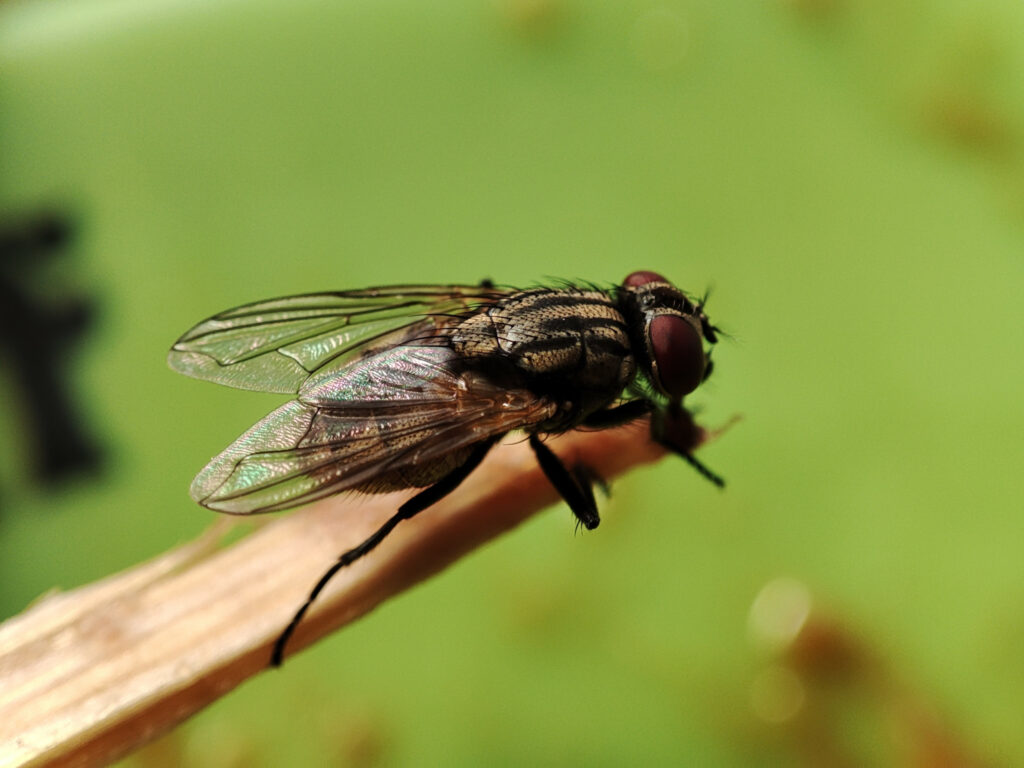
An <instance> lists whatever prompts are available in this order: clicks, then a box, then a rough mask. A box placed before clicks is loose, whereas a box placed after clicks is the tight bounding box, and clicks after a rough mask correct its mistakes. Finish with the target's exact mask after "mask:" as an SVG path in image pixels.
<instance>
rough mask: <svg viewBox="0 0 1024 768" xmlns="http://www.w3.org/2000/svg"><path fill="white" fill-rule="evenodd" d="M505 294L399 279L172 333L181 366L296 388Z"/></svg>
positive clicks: (241, 311)
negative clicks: (382, 285) (400, 281)
mask: <svg viewBox="0 0 1024 768" xmlns="http://www.w3.org/2000/svg"><path fill="white" fill-rule="evenodd" d="M505 293H507V291H504V290H502V289H496V288H493V287H483V286H468V285H447V286H437V285H433V286H430V285H420V286H417V285H401V286H393V287H389V288H368V289H366V290H362V291H342V292H338V293H317V294H307V295H304V296H289V297H286V298H281V299H271V300H269V301H260V302H257V303H255V304H247V305H246V306H243V307H237V308H236V309H229V310H228V311H226V312H221V313H220V314H219V315H214V316H213V317H211V318H209V319H207V320H204V321H203V322H201V323H199V324H198V325H197V326H195V327H194V328H192V330H190V331H189V332H188V333H186V334H185V335H184V336H182V337H181V338H180V339H178V340H177V341H176V342H175V343H174V346H173V347H171V351H170V353H169V354H168V356H167V363H168V365H170V366H171V368H173V369H174V370H176V371H178V372H179V373H184V374H185V375H187V376H192V377H194V378H197V379H205V380H207V381H213V382H216V383H218V384H226V385H227V386H230V387H238V388H239V389H252V390H258V391H264V392H282V393H292V394H294V393H296V392H298V390H299V387H301V386H302V383H303V382H304V381H305V380H306V379H307V378H308V377H309V376H310V375H311V374H312V373H314V372H317V371H319V370H322V369H323V368H324V367H326V366H329V367H330V368H331V369H338V368H342V367H344V366H345V365H347V364H348V363H349V362H350V361H351V360H353V359H355V358H357V357H358V356H359V355H361V354H364V353H366V352H367V351H371V350H374V349H382V348H384V347H386V346H389V345H393V344H396V343H398V342H399V340H402V339H407V338H408V339H412V338H418V337H429V336H431V335H434V334H436V333H437V332H438V331H439V330H441V329H442V328H443V327H445V326H447V325H450V324H451V323H452V322H454V320H453V316H458V315H462V314H465V313H466V312H468V311H471V310H472V309H473V308H474V307H477V306H479V305H481V304H486V303H489V302H491V301H494V300H496V299H498V298H500V297H501V296H502V295H504V294H505Z"/></svg>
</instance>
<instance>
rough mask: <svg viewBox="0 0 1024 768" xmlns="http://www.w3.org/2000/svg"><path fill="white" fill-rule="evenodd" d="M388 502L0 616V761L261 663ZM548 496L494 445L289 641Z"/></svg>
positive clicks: (567, 441)
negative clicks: (332, 565)
mask: <svg viewBox="0 0 1024 768" xmlns="http://www.w3.org/2000/svg"><path fill="white" fill-rule="evenodd" d="M695 435H696V437H695V440H699V439H700V438H701V437H702V435H703V433H700V432H699V431H698V432H695ZM551 445H552V446H553V448H554V449H555V450H556V452H557V453H559V454H560V455H561V457H562V458H563V460H565V461H566V462H567V463H568V464H570V465H571V464H573V463H575V462H576V461H582V462H584V463H586V464H587V465H588V466H591V467H593V468H594V469H596V470H597V471H598V472H599V473H600V474H601V475H603V476H604V477H608V478H610V477H613V476H614V475H617V474H619V473H620V472H622V471H624V470H625V469H628V468H629V467H631V466H634V465H637V464H641V463H644V462H649V461H653V460H655V459H657V458H658V457H660V456H661V455H662V454H663V453H664V449H662V448H660V447H658V446H656V445H654V444H653V443H652V442H651V441H650V439H649V432H648V428H647V426H646V424H645V423H640V424H637V425H631V426H628V427H623V428H620V429H614V430H606V431H602V432H589V433H572V434H569V435H565V436H563V437H561V438H558V439H556V440H552V441H551ZM400 500H401V499H400V498H398V497H396V495H395V494H389V495H386V496H370V497H363V498H355V499H353V498H352V497H346V496H342V497H334V498H331V499H327V500H324V501H322V502H320V503H317V504H314V505H312V506H310V507H308V508H306V509H304V510H301V511H299V512H296V513H293V514H290V515H285V516H281V517H280V518H278V519H276V520H274V521H273V522H272V523H270V524H269V525H266V526H263V527H261V528H259V529H258V530H256V531H255V532H253V533H252V534H250V535H248V536H246V537H245V538H243V539H242V540H241V541H238V542H236V543H234V544H233V545H231V546H228V547H226V548H223V549H221V548H219V547H218V540H219V538H220V534H221V533H222V532H223V527H220V528H218V529H217V530H214V531H211V532H208V533H207V534H206V535H204V536H203V537H201V538H200V539H199V540H197V541H196V542H193V543H191V544H188V545H186V546H183V547H180V548H178V549H176V550H172V551H171V552H168V553H166V554H164V555H163V556H161V557H158V558H157V559H155V560H153V561H150V562H148V563H144V564H142V565H140V566H137V567H135V568H133V569H130V570H128V571H125V572H123V573H120V574H116V575H114V576H111V577H109V578H107V579H104V580H102V581H100V582H97V583H95V584H91V585H88V586H85V587H81V588H79V589H76V590H73V591H71V592H67V593H62V594H54V595H51V596H49V597H46V598H45V599H43V600H41V601H39V602H38V603H37V604H35V605H34V606H32V607H31V608H29V609H28V610H27V611H25V612H24V613H23V614H21V615H19V616H17V617H15V618H13V619H11V620H9V621H7V622H5V623H4V624H3V625H0V765H2V766H8V765H52V764H56V763H58V762H59V763H60V765H71V766H92V765H103V764H106V763H109V762H110V761H112V760H115V759H117V758H118V757H121V756H123V755H125V754H127V753H128V752H130V751H132V750H134V749H136V748H137V747H139V746H141V745H142V744H144V743H146V742H148V741H150V740H152V739H153V738H155V737H157V736H159V735H160V734H162V733H164V732H166V731H168V730H169V729H170V728H172V727H173V726H174V725H176V724H177V723H179V722H181V721H182V720H184V719H186V718H187V717H189V716H190V715H192V714H193V713H195V712H197V711H198V710H200V709H202V708H203V707H205V706H206V705H207V704H209V703H211V702H212V701H214V700H216V699H217V698H218V697H220V696H222V695H224V694H225V693H227V692H228V691H230V690H231V689H232V688H234V687H235V686H237V685H238V684H239V683H241V682H242V681H244V680H245V679H246V678H248V677H250V676H252V675H255V674H257V673H259V672H262V671H263V670H265V669H267V664H268V661H269V659H270V652H271V645H272V644H273V641H274V639H275V638H276V637H277V635H278V633H279V632H280V631H281V629H282V628H283V627H284V626H285V625H286V624H287V623H288V621H289V619H290V618H291V617H292V614H293V612H294V611H295V609H296V607H297V606H298V605H299V604H301V602H302V601H303V599H304V598H305V597H306V595H307V594H308V592H309V589H310V587H311V586H312V584H313V583H314V582H315V581H316V580H317V578H318V577H319V576H320V574H321V573H322V572H323V571H324V570H325V569H326V567H327V566H328V565H329V564H330V563H331V562H333V560H334V559H335V558H336V557H337V556H338V554H339V553H341V552H343V551H344V550H346V549H348V548H350V547H351V546H354V545H355V544H357V543H359V542H360V541H362V540H363V539H364V538H365V537H366V536H367V535H369V534H370V533H371V532H372V531H373V530H375V529H376V528H377V527H378V526H379V525H380V524H381V523H382V522H383V521H384V520H385V519H386V518H387V517H388V516H390V515H391V514H393V512H394V510H395V509H396V507H397V505H398V503H400ZM556 500H557V497H556V493H555V491H554V489H553V488H552V487H551V485H550V484H549V483H548V482H547V480H546V479H545V478H544V477H543V475H542V473H541V471H540V469H539V468H538V466H537V462H536V459H535V458H534V457H533V455H532V452H531V451H530V449H529V446H528V445H526V444H525V443H523V442H519V443H518V444H506V445H502V446H499V447H498V448H497V449H495V450H494V451H492V453H491V455H490V456H488V458H487V459H486V460H485V462H484V463H483V464H482V465H481V466H480V467H479V468H478V470H477V471H476V472H474V473H473V474H472V475H470V477H469V479H468V480H466V482H465V483H464V484H463V485H462V486H461V487H460V488H459V489H458V490H457V491H456V492H455V493H453V494H452V495H450V496H449V497H447V498H445V499H443V500H442V501H441V502H440V503H438V504H437V505H436V506H434V507H431V508H430V509H429V510H427V511H426V512H424V513H423V514H421V515H420V516H418V517H416V518H414V519H413V520H410V521H406V522H404V523H402V524H401V525H399V526H398V527H397V528H396V529H395V531H394V533H393V534H392V535H391V536H389V537H388V539H387V540H386V541H385V542H384V543H383V544H381V546H380V547H379V548H378V549H377V550H375V551H374V552H373V553H372V555H371V556H368V557H366V558H364V559H362V560H360V561H359V562H357V563H356V564H354V565H353V566H351V567H349V568H346V569H343V570H342V571H341V572H340V573H339V574H338V575H337V576H336V577H335V579H334V580H333V581H332V583H331V584H330V585H329V587H328V588H327V589H326V590H325V592H324V593H323V595H321V597H320V599H319V600H318V601H317V602H316V603H315V604H314V606H313V608H312V609H311V610H310V612H309V614H308V615H307V616H306V618H305V619H304V620H303V622H302V623H301V624H300V625H299V628H298V631H297V632H296V633H295V636H294V637H293V638H292V640H291V643H290V645H289V649H288V650H289V653H290V654H291V653H295V652H296V651H298V650H299V649H301V648H302V647H304V646H307V645H309V644H310V643H312V642H314V641H315V640H317V639H319V638H321V637H323V636H324V635H326V634H327V633H329V632H330V631H332V630H334V629H336V628H337V627H340V626H342V625H344V624H347V623H349V622H351V621H353V620H354V619H356V618H358V617H360V616H362V615H363V614H365V613H367V612H368V611H370V610H372V609H373V608H374V607H376V606H377V605H379V604H380V603H381V602H383V601H384V600H386V599H388V598H389V597H390V596H392V595H394V594H396V593H398V592H400V591H402V590H404V589H407V588H409V587H410V586H412V585H414V584H416V583H417V582H418V581H420V580H422V579H424V578H426V577H428V576H430V575H431V574H433V573H436V572H437V571H440V570H441V569H443V568H444V567H446V566H447V565H449V564H450V563H452V562H454V561H455V560H457V559H458V558H459V557H461V556H462V555H464V554H465V553H467V552H469V551H470V550H472V549H473V548H474V547H476V546H478V545H480V544H481V543H483V542H485V541H487V540H489V539H491V538H493V537H495V536H497V535H498V534H500V533H502V532H504V531H507V530H509V529H511V528H513V527H515V526H516V525H518V524H519V523H520V522H522V521H523V520H525V519H526V518H527V517H529V516H530V515H532V514H533V513H534V512H536V511H538V510H540V509H542V508H543V507H545V506H548V505H549V504H551V503H553V502H555V501H556ZM287 666H288V665H287V661H286V662H285V666H284V669H285V670H287ZM279 674H281V673H279ZM283 674H287V671H285V672H284V673H283Z"/></svg>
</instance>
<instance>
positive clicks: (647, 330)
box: [619, 272, 718, 404]
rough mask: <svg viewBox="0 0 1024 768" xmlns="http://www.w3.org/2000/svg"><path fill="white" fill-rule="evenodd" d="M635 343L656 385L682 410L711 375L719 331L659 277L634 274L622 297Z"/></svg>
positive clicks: (700, 305) (700, 309) (699, 309)
mask: <svg viewBox="0 0 1024 768" xmlns="http://www.w3.org/2000/svg"><path fill="white" fill-rule="evenodd" d="M619 304H620V306H621V308H622V311H623V314H624V315H625V317H626V319H627V322H628V323H629V331H630V339H631V342H632V345H633V349H634V351H635V353H636V354H637V357H638V359H639V362H640V366H641V370H642V371H643V372H644V374H646V377H647V379H648V380H649V381H650V383H651V385H652V386H653V387H654V388H655V390H657V392H659V393H660V394H662V395H664V396H665V397H667V398H668V399H669V401H670V402H672V403H674V404H678V403H679V402H680V401H681V400H682V399H683V397H684V396H686V395H688V394H689V393H690V392H693V390H695V389H696V388H697V387H698V386H699V385H700V383H701V382H702V381H704V380H705V379H706V378H707V377H708V376H709V375H710V373H711V357H710V345H712V344H714V343H715V342H717V341H718V336H717V335H716V333H715V331H716V330H717V329H716V328H715V326H713V325H712V324H711V321H710V320H708V317H707V315H705V314H704V306H703V302H701V303H698V304H694V303H693V302H692V301H691V300H690V299H689V298H687V296H686V295H685V294H684V293H683V292H682V291H680V290H679V289H678V288H676V287H675V286H674V285H672V283H670V282H669V281H668V280H666V279H665V278H664V277H662V276H661V275H659V274H658V273H656V272H634V273H633V274H631V275H629V277H627V278H626V279H625V280H624V281H623V283H622V287H621V289H620V291H619Z"/></svg>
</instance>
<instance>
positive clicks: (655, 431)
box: [651, 403, 725, 488]
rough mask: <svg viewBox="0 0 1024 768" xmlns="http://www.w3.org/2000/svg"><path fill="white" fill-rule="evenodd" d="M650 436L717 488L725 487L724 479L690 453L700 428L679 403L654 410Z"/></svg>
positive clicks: (696, 441) (698, 437)
mask: <svg viewBox="0 0 1024 768" xmlns="http://www.w3.org/2000/svg"><path fill="white" fill-rule="evenodd" d="M651 437H652V438H654V440H655V441H656V442H658V443H660V444H661V445H663V446H665V447H666V448H668V449H669V450H670V451H672V453H674V454H676V455H677V456H680V457H682V458H683V459H685V460H686V462H687V463H688V464H689V465H690V466H691V467H693V468H694V469H695V470H697V472H698V473H700V475H701V477H704V478H705V479H707V480H710V481H711V482H712V483H713V484H714V485H716V486H718V487H719V488H724V487H725V480H724V479H723V478H722V477H721V476H719V475H717V474H715V473H714V472H713V471H711V470H710V469H709V468H708V467H706V466H704V464H703V463H702V462H701V461H700V460H699V459H698V458H697V457H696V456H694V455H693V453H691V451H692V449H693V447H694V446H695V445H696V444H697V443H698V442H700V438H701V432H700V428H699V427H698V426H697V425H696V424H694V423H693V417H692V416H691V415H690V412H689V411H687V410H686V409H685V408H683V407H682V405H681V404H679V403H672V404H670V405H669V407H668V408H667V409H666V410H665V411H655V412H654V416H653V418H652V419H651Z"/></svg>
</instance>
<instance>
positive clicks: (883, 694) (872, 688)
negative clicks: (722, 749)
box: [749, 578, 990, 768]
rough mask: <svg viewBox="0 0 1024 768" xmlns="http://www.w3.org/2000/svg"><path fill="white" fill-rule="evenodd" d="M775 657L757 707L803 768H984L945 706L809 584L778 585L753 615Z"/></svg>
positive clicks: (785, 581)
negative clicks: (827, 606)
mask: <svg viewBox="0 0 1024 768" xmlns="http://www.w3.org/2000/svg"><path fill="white" fill-rule="evenodd" d="M749 618H750V621H749V624H750V629H751V635H752V638H753V640H754V641H755V643H756V644H757V645H758V646H760V647H761V648H762V649H764V650H765V651H766V652H767V654H768V660H767V664H766V665H765V667H764V668H763V669H762V670H761V671H760V672H759V673H758V674H757V675H756V676H755V678H754V680H753V681H752V684H751V691H750V694H751V697H750V699H751V707H752V709H753V711H754V714H755V715H756V716H757V717H758V719H760V720H761V721H762V722H763V723H765V724H766V725H768V726H769V727H770V728H772V729H773V731H774V732H773V733H772V734H771V735H770V738H771V740H772V741H773V742H775V743H777V744H780V746H781V747H782V748H783V749H784V750H785V751H786V752H787V753H789V754H791V755H795V756H797V758H798V761H797V764H800V765H807V766H851V767H852V766H859V765H892V766H907V767H908V768H940V767H941V768H945V767H947V766H949V767H950V768H952V767H953V766H956V767H957V768H981V766H986V765H990V762H988V761H987V760H985V759H984V758H982V757H979V756H978V755H977V753H976V751H975V750H974V749H973V748H971V747H969V746H968V745H967V743H966V742H965V741H964V739H963V736H962V733H961V732H960V729H958V728H956V727H955V725H953V724H952V723H951V722H949V720H948V719H947V718H945V717H943V716H942V715H941V714H940V713H939V710H940V707H938V706H937V705H936V703H935V702H934V701H932V700H931V698H930V697H929V696H928V695H927V693H925V692H924V691H921V690H918V689H917V688H916V687H914V686H913V685H912V683H910V682H909V679H910V678H911V677H912V671H910V670H906V669H900V668H896V667H894V666H893V665H892V664H891V662H890V661H889V660H888V659H887V658H886V654H885V651H884V650H883V649H882V648H880V647H877V646H876V645H874V644H871V643H869V642H868V641H867V640H866V639H865V638H863V637H862V636H861V633H859V632H858V631H856V629H855V628H854V627H852V626H851V625H850V623H849V622H848V621H845V620H843V619H841V618H839V617H838V616H836V615H835V613H834V612H827V611H824V610H823V609H821V608H820V607H817V606H816V605H815V603H814V600H813V599H812V596H811V591H810V589H808V587H807V586H806V585H805V584H803V583H802V582H800V581H798V580H796V579H791V578H781V579H775V580H773V581H771V582H769V583H768V584H766V585H765V586H764V588H763V589H762V590H761V592H760V593H759V594H758V596H757V598H756V599H755V600H754V604H753V605H752V607H751V611H750V617H749Z"/></svg>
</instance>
